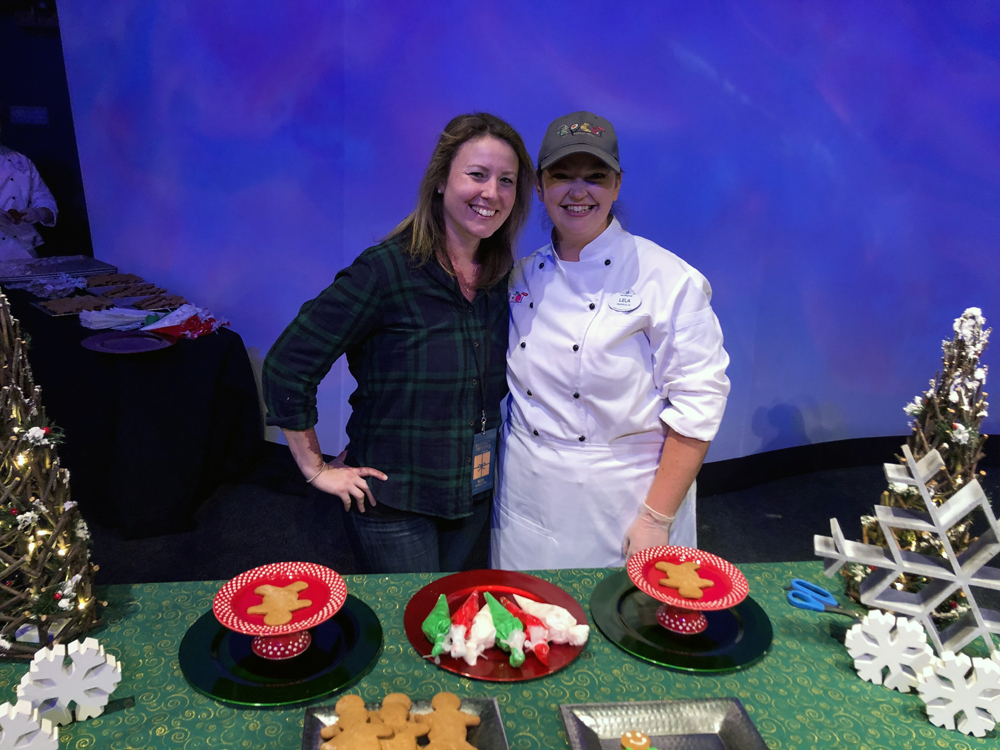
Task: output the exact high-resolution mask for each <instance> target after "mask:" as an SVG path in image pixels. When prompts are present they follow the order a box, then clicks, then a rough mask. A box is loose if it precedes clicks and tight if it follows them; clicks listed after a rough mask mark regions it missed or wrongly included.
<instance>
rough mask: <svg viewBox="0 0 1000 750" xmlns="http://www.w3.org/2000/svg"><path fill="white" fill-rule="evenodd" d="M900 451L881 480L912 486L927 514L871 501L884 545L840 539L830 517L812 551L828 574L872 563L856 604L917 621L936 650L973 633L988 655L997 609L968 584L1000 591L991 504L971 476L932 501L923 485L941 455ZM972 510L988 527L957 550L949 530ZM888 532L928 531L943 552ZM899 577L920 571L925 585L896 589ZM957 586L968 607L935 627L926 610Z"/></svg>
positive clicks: (998, 627)
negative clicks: (910, 544)
mask: <svg viewBox="0 0 1000 750" xmlns="http://www.w3.org/2000/svg"><path fill="white" fill-rule="evenodd" d="M902 450H903V455H904V456H905V458H906V464H905V465H900V464H885V465H884V468H885V477H886V479H887V480H888V481H889V482H890V483H893V482H895V483H899V484H905V485H908V486H910V487H913V488H915V490H916V491H917V492H919V493H920V496H921V497H922V498H923V501H924V506H925V507H926V508H927V512H926V513H918V512H916V511H912V510H907V509H904V508H890V507H888V506H885V505H877V506H875V516H876V517H877V518H878V522H879V526H880V527H881V528H882V534H883V536H884V537H885V540H886V543H887V544H888V545H889V546H888V549H887V548H885V547H879V546H878V545H875V544H862V543H861V542H852V541H848V540H846V539H844V533H843V532H842V531H841V530H840V524H839V523H838V521H837V519H836V518H831V519H830V530H831V532H832V536H818V535H817V536H816V537H814V541H813V549H814V550H815V552H816V554H817V555H819V556H820V557H825V558H826V575H827V576H833V575H834V574H835V573H836V572H837V571H838V570H839V569H840V567H841V566H842V565H844V564H845V563H848V562H850V563H859V564H861V565H865V566H868V567H869V568H871V570H872V572H871V574H870V575H869V576H868V577H867V578H865V580H864V582H863V583H862V584H861V602H862V604H866V605H868V606H869V607H878V608H879V609H884V610H888V611H890V612H895V613H896V614H900V615H907V616H909V617H912V618H913V619H915V620H917V621H919V622H921V623H923V625H924V628H925V629H926V630H927V634H928V635H929V636H930V638H931V642H932V644H933V646H934V650H935V651H936V652H937V653H938V655H941V656H943V655H944V653H945V652H947V651H953V652H958V651H960V650H961V649H962V648H964V647H965V646H966V645H968V644H969V643H971V642H972V641H974V640H976V639H977V638H982V639H983V641H984V642H985V643H986V647H987V648H988V649H989V650H990V652H991V653H992V652H994V651H995V650H996V648H997V646H996V644H995V643H994V642H993V638H992V636H991V634H992V633H998V634H1000V612H995V611H993V610H990V609H986V608H984V607H981V606H980V605H979V603H978V602H977V601H976V592H975V588H974V587H978V588H987V589H1000V568H996V567H991V566H990V565H988V563H989V562H990V560H992V559H993V558H994V557H996V556H997V554H998V553H1000V524H998V523H997V519H996V516H994V514H993V508H992V507H991V506H990V501H989V499H988V498H987V497H986V494H985V493H984V492H983V488H982V487H981V486H980V485H979V482H978V481H976V480H975V479H973V480H972V481H971V482H969V483H968V484H967V485H965V486H964V487H962V489H960V490H959V491H958V492H956V493H955V494H954V495H952V496H951V497H950V498H948V500H947V501H946V502H944V503H943V504H942V505H937V504H936V503H935V502H934V500H933V499H932V498H931V494H930V491H929V490H928V489H927V483H928V482H929V481H931V479H933V477H934V475H935V474H937V473H938V472H939V471H940V470H941V469H943V468H944V461H943V460H942V459H941V454H940V453H938V452H937V451H936V450H933V451H931V452H930V453H928V454H927V455H926V456H924V457H923V458H921V459H920V460H919V461H917V460H915V459H914V457H913V453H912V452H911V451H910V448H909V446H906V445H904V446H903V448H902ZM976 508H979V509H980V510H981V511H982V512H983V516H984V517H985V520H986V525H987V529H986V531H985V532H983V533H982V534H981V535H980V537H979V539H978V540H976V541H975V542H974V543H973V544H972V545H970V546H969V548H968V549H966V550H965V551H964V552H961V553H957V552H955V549H954V548H953V547H952V544H951V541H950V540H949V538H948V530H949V529H951V527H952V526H954V525H955V524H957V523H960V522H961V520H962V519H963V518H965V517H966V516H967V515H969V513H971V512H972V511H973V510H974V509H976ZM894 529H912V530H914V531H924V532H928V533H930V534H932V535H933V537H934V538H935V539H936V540H937V542H938V543H939V545H940V546H939V549H940V550H941V554H940V555H934V556H930V555H923V554H919V553H917V552H914V551H912V550H908V549H902V548H901V547H900V546H899V542H898V540H897V538H896V535H895V534H894V533H893V530H894ZM903 574H909V575H919V576H923V577H924V578H927V579H928V584H927V585H926V586H924V587H923V588H922V589H921V590H920V591H917V592H909V591H902V590H900V589H897V588H896V587H895V586H893V583H894V582H896V581H898V580H899V578H900V576H902V575H903ZM957 591H961V592H962V593H963V594H964V595H965V601H966V602H967V603H968V609H967V610H966V611H964V612H963V613H962V614H961V616H959V617H958V618H957V619H956V620H955V621H954V622H952V623H951V624H950V625H949V626H948V627H947V628H945V629H944V630H943V631H938V629H937V627H936V626H935V624H934V620H933V619H932V618H931V615H932V613H933V612H934V610H935V609H937V607H938V605H940V604H941V602H943V601H945V600H946V599H948V598H949V597H951V596H952V595H953V594H955V593H956V592H957Z"/></svg>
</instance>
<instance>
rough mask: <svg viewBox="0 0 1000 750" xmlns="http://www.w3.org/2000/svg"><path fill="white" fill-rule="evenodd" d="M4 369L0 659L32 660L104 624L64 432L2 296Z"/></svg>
mask: <svg viewBox="0 0 1000 750" xmlns="http://www.w3.org/2000/svg"><path fill="white" fill-rule="evenodd" d="M0 366H2V369H0V490H2V495H0V657H15V658H24V659H30V658H31V657H32V656H33V655H34V653H35V652H36V651H37V650H38V649H39V648H41V647H42V646H44V645H48V644H50V643H67V642H69V641H72V640H74V639H76V638H77V637H78V636H79V635H80V634H82V633H84V632H86V631H87V630H90V629H91V628H93V627H95V626H96V625H97V624H99V619H98V602H97V601H96V600H95V599H94V594H93V580H94V571H96V570H97V566H96V565H93V564H91V562H90V551H89V549H88V539H89V538H90V532H89V531H88V529H87V524H86V522H85V521H84V520H83V518H82V517H81V515H80V511H79V510H78V509H77V507H76V503H74V502H73V501H72V500H70V496H69V471H67V470H66V469H63V468H61V467H60V466H59V457H58V455H57V454H56V447H55V446H56V443H57V442H58V441H59V437H60V436H59V431H58V430H57V429H55V428H53V427H52V425H50V424H49V422H48V420H47V419H46V417H45V410H44V409H43V408H42V402H41V389H40V388H38V387H36V386H35V384H34V381H33V379H32V376H31V367H30V366H29V365H28V358H27V354H26V345H25V341H24V339H23V337H22V336H21V332H20V326H19V325H18V322H17V321H16V320H15V319H14V318H12V317H11V314H10V307H9V306H8V304H7V298H6V297H4V296H3V295H2V294H0ZM32 637H33V638H32ZM32 639H33V640H35V641H36V642H32Z"/></svg>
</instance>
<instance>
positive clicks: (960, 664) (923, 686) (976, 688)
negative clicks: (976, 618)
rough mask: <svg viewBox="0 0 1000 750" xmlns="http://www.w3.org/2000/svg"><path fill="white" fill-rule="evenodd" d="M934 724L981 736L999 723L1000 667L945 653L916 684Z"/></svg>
mask: <svg viewBox="0 0 1000 750" xmlns="http://www.w3.org/2000/svg"><path fill="white" fill-rule="evenodd" d="M917 690H918V691H919V692H920V697H921V698H922V699H923V701H924V705H926V706H927V716H928V718H929V719H930V720H931V724H935V725H937V726H939V727H945V728H946V729H957V730H958V731H959V732H962V733H963V734H971V735H973V736H974V737H982V736H983V735H984V734H986V733H987V732H988V731H990V730H991V729H993V727H994V726H995V725H996V723H997V722H998V721H1000V665H998V664H997V661H996V658H995V657H994V659H992V660H991V659H970V658H969V657H968V656H966V655H965V654H959V655H957V656H956V655H955V654H953V653H952V652H950V651H948V652H946V653H945V654H944V655H943V656H942V657H941V658H940V659H935V660H934V663H932V664H931V665H930V666H928V667H926V668H925V669H924V670H923V673H922V674H921V676H920V682H919V684H918V685H917Z"/></svg>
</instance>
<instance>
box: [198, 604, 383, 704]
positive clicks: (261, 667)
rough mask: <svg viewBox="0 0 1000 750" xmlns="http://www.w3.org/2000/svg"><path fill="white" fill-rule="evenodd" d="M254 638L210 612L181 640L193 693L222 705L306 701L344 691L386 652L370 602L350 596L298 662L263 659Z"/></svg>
mask: <svg viewBox="0 0 1000 750" xmlns="http://www.w3.org/2000/svg"><path fill="white" fill-rule="evenodd" d="M252 640H253V636H249V635H243V634H241V633H236V632H234V631H232V630H229V629H227V628H225V627H223V626H222V624H220V623H219V621H218V620H217V619H216V618H215V614H214V613H212V612H211V611H209V612H206V613H205V614H203V615H202V616H201V617H199V618H198V620H197V621H196V622H195V623H194V625H192V626H191V627H190V628H188V631H187V633H186V634H185V635H184V639H183V640H182V641H181V647H180V653H179V658H180V664H181V671H182V672H183V673H184V677H185V678H186V679H187V681H188V682H189V683H190V684H191V686H192V687H193V688H194V689H195V690H197V691H199V692H201V693H204V694H205V695H208V696H210V697H212V698H215V699H216V700H218V701H222V702H223V703H234V704H236V705H240V706H288V705H292V704H295V703H305V702H306V701H311V700H313V699H315V698H320V697H322V696H324V695H329V694H330V693H334V692H337V691H338V690H344V689H345V688H347V687H349V686H350V685H352V684H353V683H354V682H355V681H357V680H358V679H360V678H361V677H362V676H363V675H364V674H365V673H366V672H367V671H368V669H369V668H370V667H371V666H372V665H373V664H374V663H375V661H376V660H377V659H378V657H379V654H380V653H381V652H382V625H381V624H380V623H379V621H378V617H376V616H375V613H374V612H373V611H372V610H371V608H370V607H369V606H368V605H367V604H365V603H364V602H362V601H361V600H360V599H358V598H357V597H354V596H350V595H349V596H348V597H347V601H346V602H344V606H343V607H341V609H340V611H338V612H337V614H335V615H334V616H333V617H331V618H330V619H329V620H327V621H326V622H324V623H321V624H320V625H317V626H316V627H315V628H314V629H313V631H312V643H311V644H310V645H309V648H308V649H306V650H305V651H304V652H303V653H302V654H300V655H299V656H296V657H295V658H294V659H286V660H283V661H271V660H268V659H262V658H261V657H259V656H257V655H256V654H254V653H253V651H251V649H250V642H251V641H252Z"/></svg>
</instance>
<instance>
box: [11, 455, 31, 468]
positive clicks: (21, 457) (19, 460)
mask: <svg viewBox="0 0 1000 750" xmlns="http://www.w3.org/2000/svg"><path fill="white" fill-rule="evenodd" d="M27 462H28V455H27V454H26V453H18V454H17V458H15V459H14V463H16V464H17V465H18V466H24V465H25V464H26V463H27Z"/></svg>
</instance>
